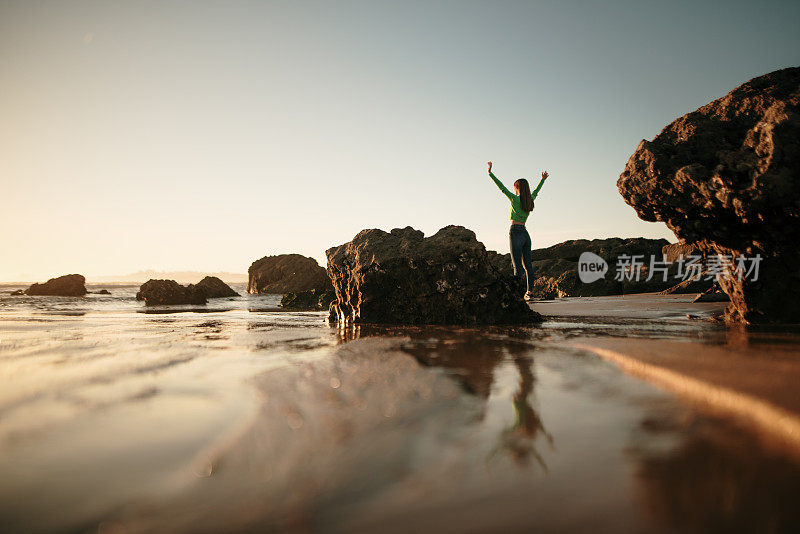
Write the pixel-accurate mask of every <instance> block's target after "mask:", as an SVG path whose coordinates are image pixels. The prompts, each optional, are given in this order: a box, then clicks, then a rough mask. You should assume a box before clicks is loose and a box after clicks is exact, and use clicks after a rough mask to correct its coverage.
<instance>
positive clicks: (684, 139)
mask: <svg viewBox="0 0 800 534" xmlns="http://www.w3.org/2000/svg"><path fill="white" fill-rule="evenodd" d="M798 177H800V67H794V68H789V69H783V70H779V71H775V72H772V73H770V74H767V75H764V76H760V77H758V78H754V79H752V80H750V81H749V82H747V83H745V84H744V85H741V86H739V87H737V88H736V89H734V90H733V91H731V92H730V93H729V94H727V95H725V96H724V97H722V98H720V99H718V100H715V101H713V102H711V103H710V104H707V105H705V106H703V107H701V108H700V109H698V110H696V111H693V112H691V113H689V114H687V115H684V116H683V117H681V118H679V119H677V120H675V121H674V122H672V123H671V124H670V125H668V126H667V127H666V128H664V130H663V131H662V132H661V133H660V134H658V135H657V136H656V137H655V138H654V139H653V140H652V141H642V142H641V143H640V144H639V147H638V148H637V149H636V152H634V154H633V155H632V156H631V157H630V159H629V160H628V163H627V165H626V166H625V170H624V171H623V173H622V174H621V175H620V178H619V181H618V182H617V186H618V188H619V192H620V193H621V194H622V196H623V198H624V199H625V201H626V202H627V203H628V204H630V205H631V206H632V207H633V208H634V209H635V210H636V213H637V214H638V215H639V217H641V218H642V219H644V220H646V221H662V222H664V223H666V224H667V226H668V227H669V228H670V229H671V230H672V231H673V232H674V233H675V235H676V236H677V237H679V238H681V239H685V240H686V241H687V242H691V243H696V244H697V246H698V248H699V249H700V250H703V251H705V252H707V253H716V254H724V255H728V256H734V257H736V256H738V255H743V256H747V257H753V256H754V255H756V254H759V255H760V256H761V258H763V260H762V261H761V263H760V272H759V277H758V279H757V280H755V281H753V280H752V279H748V278H747V277H742V280H739V277H738V276H729V277H725V278H723V279H722V280H721V284H720V285H721V286H722V289H723V290H724V291H725V292H726V293H727V294H728V295H729V296H730V297H731V305H730V306H729V307H728V309H727V311H726V318H727V319H728V320H732V321H742V322H746V323H760V322H787V321H788V322H797V321H800V278H799V277H800V272H799V271H798V269H797V266H798V264H799V263H798V261H800V249H798V248H797V243H798V241H799V239H800V224H798V222H800V179H798Z"/></svg>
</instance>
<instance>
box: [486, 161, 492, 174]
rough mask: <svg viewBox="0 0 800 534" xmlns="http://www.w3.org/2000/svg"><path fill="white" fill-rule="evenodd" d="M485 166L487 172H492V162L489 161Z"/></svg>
mask: <svg viewBox="0 0 800 534" xmlns="http://www.w3.org/2000/svg"><path fill="white" fill-rule="evenodd" d="M486 164H487V165H488V166H489V172H492V162H491V161H489V162H487V163H486Z"/></svg>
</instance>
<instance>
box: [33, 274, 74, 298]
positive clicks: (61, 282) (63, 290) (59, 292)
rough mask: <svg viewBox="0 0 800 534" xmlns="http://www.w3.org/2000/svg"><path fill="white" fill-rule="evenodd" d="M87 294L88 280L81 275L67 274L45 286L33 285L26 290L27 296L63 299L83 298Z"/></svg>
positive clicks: (52, 279) (46, 283) (53, 279)
mask: <svg viewBox="0 0 800 534" xmlns="http://www.w3.org/2000/svg"><path fill="white" fill-rule="evenodd" d="M86 293H87V291H86V278H84V277H83V276H82V275H80V274H67V275H64V276H59V277H58V278H51V279H50V280H48V281H47V282H45V283H44V284H33V285H32V286H31V287H29V288H28V289H26V290H25V294H26V295H55V296H61V297H82V296H83V295H85V294H86Z"/></svg>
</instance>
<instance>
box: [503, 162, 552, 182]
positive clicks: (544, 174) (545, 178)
mask: <svg viewBox="0 0 800 534" xmlns="http://www.w3.org/2000/svg"><path fill="white" fill-rule="evenodd" d="M489 167H491V163H490V164H489ZM548 176H550V175H549V174H547V171H544V172H543V173H542V180H547V177H548Z"/></svg>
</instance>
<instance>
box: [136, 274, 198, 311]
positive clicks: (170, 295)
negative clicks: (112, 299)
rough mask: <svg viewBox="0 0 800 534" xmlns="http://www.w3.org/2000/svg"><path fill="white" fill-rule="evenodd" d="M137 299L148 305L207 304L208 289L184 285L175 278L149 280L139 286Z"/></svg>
mask: <svg viewBox="0 0 800 534" xmlns="http://www.w3.org/2000/svg"><path fill="white" fill-rule="evenodd" d="M136 300H143V301H144V303H145V304H147V305H148V306H160V305H172V304H205V303H206V302H207V301H206V290H205V289H203V288H201V287H197V286H195V285H193V284H189V285H188V286H182V285H180V284H179V283H178V282H176V281H175V280H148V281H147V282H145V283H144V284H142V285H141V287H139V292H138V293H136Z"/></svg>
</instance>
